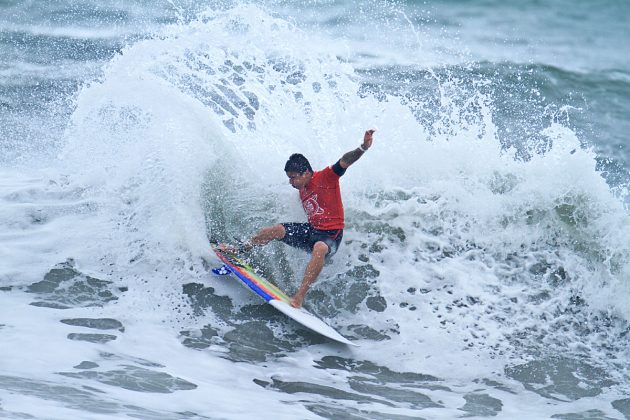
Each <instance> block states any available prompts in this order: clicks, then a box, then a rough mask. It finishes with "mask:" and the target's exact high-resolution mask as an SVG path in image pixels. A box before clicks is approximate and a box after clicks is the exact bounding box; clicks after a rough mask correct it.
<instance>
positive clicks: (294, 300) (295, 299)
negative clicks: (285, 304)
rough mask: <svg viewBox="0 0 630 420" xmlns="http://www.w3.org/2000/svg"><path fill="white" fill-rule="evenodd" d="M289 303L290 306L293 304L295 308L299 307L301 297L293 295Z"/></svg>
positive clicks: (300, 305)
mask: <svg viewBox="0 0 630 420" xmlns="http://www.w3.org/2000/svg"><path fill="white" fill-rule="evenodd" d="M289 303H290V304H291V306H293V307H294V308H295V309H300V308H301V307H302V298H299V297H297V296H294V297H292V298H291V302H289Z"/></svg>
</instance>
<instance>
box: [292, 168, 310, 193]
mask: <svg viewBox="0 0 630 420" xmlns="http://www.w3.org/2000/svg"><path fill="white" fill-rule="evenodd" d="M286 174H287V176H288V177H289V184H291V186H292V187H293V188H295V189H297V190H301V189H302V188H304V187H305V186H306V184H308V182H309V181H310V180H311V177H312V176H313V173H312V172H309V171H305V172H302V173H300V172H287V173H286Z"/></svg>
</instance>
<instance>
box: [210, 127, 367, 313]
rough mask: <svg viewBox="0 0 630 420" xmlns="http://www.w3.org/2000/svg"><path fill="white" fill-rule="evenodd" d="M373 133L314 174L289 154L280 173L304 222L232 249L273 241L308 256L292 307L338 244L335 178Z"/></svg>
mask: <svg viewBox="0 0 630 420" xmlns="http://www.w3.org/2000/svg"><path fill="white" fill-rule="evenodd" d="M374 131H375V130H367V131H366V132H365V134H364V136H363V143H362V144H361V146H359V147H357V148H356V149H354V150H351V151H349V152H348V153H346V154H344V155H343V156H342V157H341V159H339V160H338V161H337V162H336V163H335V164H334V165H331V166H328V167H326V168H325V169H322V170H321V171H316V172H314V171H313V168H312V167H311V164H310V163H309V161H308V160H307V159H306V158H305V157H304V156H303V155H301V154H299V153H295V154H293V155H291V156H290V157H289V160H288V161H287V163H286V165H285V166H284V171H285V173H286V174H287V177H288V178H289V184H291V186H292V187H293V188H295V189H297V190H298V191H299V193H300V200H302V207H303V208H304V211H305V212H306V216H307V219H308V223H281V224H278V225H274V226H270V227H266V228H264V229H262V230H260V231H259V232H258V233H256V234H255V235H254V236H253V237H252V238H251V239H249V240H248V241H246V242H245V243H243V244H242V245H241V246H239V247H238V248H237V249H236V250H238V251H247V250H249V249H251V248H252V247H255V246H263V245H266V244H267V243H269V242H271V241H273V240H277V241H282V242H284V243H285V244H287V245H290V246H293V247H296V248H300V249H303V250H305V251H307V252H310V253H311V259H310V261H309V263H308V264H307V266H306V269H305V270H304V277H303V280H302V284H301V285H300V287H299V289H298V290H297V292H296V293H295V295H294V296H293V297H292V298H291V306H293V307H294V308H301V307H302V301H303V300H304V296H306V292H308V289H309V287H310V286H311V284H313V282H315V280H317V277H318V276H319V273H320V272H321V271H322V268H323V267H324V262H325V261H326V259H327V258H330V257H332V256H333V255H334V254H335V253H336V252H337V249H338V248H339V245H340V244H341V239H342V237H343V228H344V211H343V203H342V201H341V189H340V188H339V178H340V177H341V176H343V174H344V173H345V172H346V169H348V168H349V167H350V165H352V164H353V163H354V162H356V161H357V160H359V158H361V156H363V154H364V153H365V152H367V150H368V149H369V148H370V147H372V140H373V139H372V135H373V134H374ZM221 248H222V249H224V250H228V251H229V250H233V248H232V247H230V246H229V245H222V246H221Z"/></svg>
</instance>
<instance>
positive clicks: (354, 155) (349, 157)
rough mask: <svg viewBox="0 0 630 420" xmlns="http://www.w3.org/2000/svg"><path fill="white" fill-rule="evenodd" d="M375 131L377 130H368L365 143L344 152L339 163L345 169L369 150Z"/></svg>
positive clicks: (364, 137)
mask: <svg viewBox="0 0 630 420" xmlns="http://www.w3.org/2000/svg"><path fill="white" fill-rule="evenodd" d="M375 131H376V130H373V129H371V130H367V131H366V132H365V134H364V135H363V144H361V146H359V147H357V148H356V149H354V150H351V151H349V152H348V153H346V154H344V155H343V156H342V157H341V159H339V165H340V166H341V167H342V168H343V169H347V168H348V167H349V166H350V165H352V164H353V163H354V162H356V161H357V160H359V158H360V157H361V156H363V153H365V152H367V150H368V149H369V148H370V147H372V141H373V139H372V135H373V134H374V132H375Z"/></svg>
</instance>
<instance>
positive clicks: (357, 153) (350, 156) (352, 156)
mask: <svg viewBox="0 0 630 420" xmlns="http://www.w3.org/2000/svg"><path fill="white" fill-rule="evenodd" d="M363 153H364V152H363V150H361V148H359V147H357V148H356V149H354V150H352V151H350V152H348V153H346V154H345V155H343V156H342V157H341V160H342V161H343V163H345V164H346V167H347V166H350V165H352V164H353V163H354V162H356V161H357V160H359V158H360V157H361V156H363Z"/></svg>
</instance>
